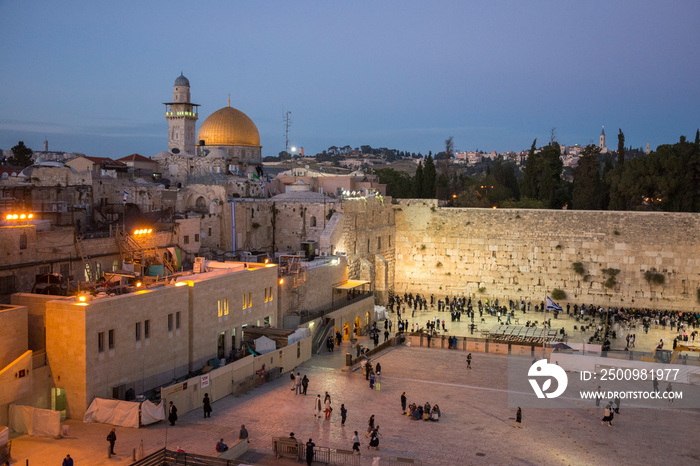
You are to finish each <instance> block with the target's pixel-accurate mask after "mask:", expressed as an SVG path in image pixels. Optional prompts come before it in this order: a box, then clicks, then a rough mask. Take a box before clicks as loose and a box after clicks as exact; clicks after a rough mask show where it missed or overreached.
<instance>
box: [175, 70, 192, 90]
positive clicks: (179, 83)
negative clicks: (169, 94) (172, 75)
mask: <svg viewBox="0 0 700 466" xmlns="http://www.w3.org/2000/svg"><path fill="white" fill-rule="evenodd" d="M173 86H187V87H190V81H189V80H188V79H187V78H186V77H185V76H184V75H183V74H182V72H180V76H178V77H177V79H176V80H175V84H173Z"/></svg>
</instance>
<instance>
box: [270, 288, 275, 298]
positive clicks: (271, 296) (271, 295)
mask: <svg viewBox="0 0 700 466" xmlns="http://www.w3.org/2000/svg"><path fill="white" fill-rule="evenodd" d="M269 290H270V293H269V295H270V301H272V300H273V299H274V296H273V294H272V287H270V288H269Z"/></svg>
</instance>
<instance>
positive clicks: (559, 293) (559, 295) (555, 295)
mask: <svg viewBox="0 0 700 466" xmlns="http://www.w3.org/2000/svg"><path fill="white" fill-rule="evenodd" d="M552 299H555V300H557V301H558V300H560V299H566V292H565V291H564V290H560V289H559V288H554V289H553V290H552Z"/></svg>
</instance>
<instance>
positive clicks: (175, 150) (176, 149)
mask: <svg viewBox="0 0 700 466" xmlns="http://www.w3.org/2000/svg"><path fill="white" fill-rule="evenodd" d="M170 152H172V153H173V154H179V153H180V149H178V148H177V147H173V149H172V150H171V151H170Z"/></svg>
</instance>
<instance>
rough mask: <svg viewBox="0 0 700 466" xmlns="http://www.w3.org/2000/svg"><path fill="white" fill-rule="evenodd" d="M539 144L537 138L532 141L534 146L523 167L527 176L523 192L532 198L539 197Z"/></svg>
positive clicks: (523, 182)
mask: <svg viewBox="0 0 700 466" xmlns="http://www.w3.org/2000/svg"><path fill="white" fill-rule="evenodd" d="M536 146H537V139H535V140H534V141H532V146H530V152H528V154H527V159H526V160H525V166H524V167H523V173H524V174H525V176H524V177H523V181H522V189H521V192H522V194H523V196H525V197H529V198H530V199H538V197H537V166H538V165H539V158H540V156H539V154H536V153H535V149H536Z"/></svg>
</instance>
